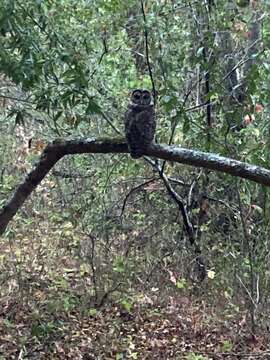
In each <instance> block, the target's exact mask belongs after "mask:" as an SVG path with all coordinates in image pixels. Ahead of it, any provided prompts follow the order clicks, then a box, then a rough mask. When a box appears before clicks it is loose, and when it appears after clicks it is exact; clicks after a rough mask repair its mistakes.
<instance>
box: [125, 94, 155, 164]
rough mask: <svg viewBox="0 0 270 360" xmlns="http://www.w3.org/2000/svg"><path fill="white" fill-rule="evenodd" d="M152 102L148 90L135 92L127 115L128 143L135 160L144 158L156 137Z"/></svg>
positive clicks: (126, 130) (126, 131)
mask: <svg viewBox="0 0 270 360" xmlns="http://www.w3.org/2000/svg"><path fill="white" fill-rule="evenodd" d="M152 100H153V99H152V96H151V93H150V92H149V91H148V90H142V89H137V90H134V91H133V92H132V95H131V101H130V104H129V105H128V109H127V111H126V113H125V134H126V141H127V145H128V149H129V152H130V155H131V157H132V158H134V159H138V158H139V157H141V156H143V154H144V153H145V151H146V149H147V148H148V146H149V145H150V144H151V143H152V141H153V139H154V136H155V130H156V120H155V110H154V105H153V101H152Z"/></svg>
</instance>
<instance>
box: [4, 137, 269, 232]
mask: <svg viewBox="0 0 270 360" xmlns="http://www.w3.org/2000/svg"><path fill="white" fill-rule="evenodd" d="M127 152H128V149H127V145H126V142H125V139H123V138H117V139H90V138H88V139H82V140H64V139H58V140H55V141H53V142H52V143H50V144H49V145H48V146H47V147H46V148H45V150H44V151H43V154H42V155H41V157H40V160H39V161H38V163H37V164H36V166H35V167H34V169H33V170H32V171H31V172H30V173H29V174H28V175H27V177H26V178H25V180H24V181H23V182H22V183H21V184H20V185H19V186H18V188H17V189H16V191H15V193H14V194H13V196H12V197H11V199H10V200H9V201H8V202H7V204H6V205H5V206H4V207H3V208H2V209H1V211H0V234H2V233H3V232H4V231H5V229H6V227H7V225H8V223H9V221H10V220H11V219H12V218H13V217H14V215H15V214H16V212H17V211H18V209H19V208H20V207H21V206H22V204H23V203H24V201H25V200H26V199H27V197H28V196H29V195H30V194H31V193H32V192H33V190H35V188H36V187H37V186H38V184H39V183H40V182H41V181H42V179H43V178H44V177H45V176H46V175H47V173H48V172H49V171H50V170H51V169H52V168H53V166H54V165H55V164H56V163H57V161H58V160H60V159H61V158H62V157H63V156H65V155H72V154H82V153H101V154H106V153H127ZM145 155H148V156H153V157H156V158H160V159H163V160H170V161H174V162H178V163H182V164H187V165H192V166H197V167H203V168H207V169H210V170H215V171H220V172H224V173H227V174H230V175H233V176H238V177H242V178H245V179H248V180H252V181H255V182H257V183H259V184H263V185H266V186H270V170H267V169H264V168H261V167H259V166H256V165H249V164H246V163H243V162H240V161H237V160H233V159H229V158H225V157H223V156H219V155H215V154H211V153H205V152H202V151H196V150H189V149H183V148H180V147H176V146H167V145H157V144H152V145H151V146H150V147H149V149H148V150H147V152H146V153H145Z"/></svg>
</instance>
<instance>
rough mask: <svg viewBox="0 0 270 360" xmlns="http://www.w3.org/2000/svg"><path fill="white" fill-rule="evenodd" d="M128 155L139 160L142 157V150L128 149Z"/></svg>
mask: <svg viewBox="0 0 270 360" xmlns="http://www.w3.org/2000/svg"><path fill="white" fill-rule="evenodd" d="M130 155H131V157H132V158H133V159H139V158H140V157H142V156H143V152H142V149H130Z"/></svg>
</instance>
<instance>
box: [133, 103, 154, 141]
mask: <svg viewBox="0 0 270 360" xmlns="http://www.w3.org/2000/svg"><path fill="white" fill-rule="evenodd" d="M134 127H135V128H136V132H137V133H138V136H139V139H138V141H139V142H141V144H142V146H143V147H144V148H146V147H148V145H150V144H151V142H152V141H153V140H154V136H155V130H156V120H155V112H154V109H153V107H152V106H151V107H149V108H148V109H145V110H144V111H142V112H140V113H139V114H138V115H137V117H136V121H135V122H134Z"/></svg>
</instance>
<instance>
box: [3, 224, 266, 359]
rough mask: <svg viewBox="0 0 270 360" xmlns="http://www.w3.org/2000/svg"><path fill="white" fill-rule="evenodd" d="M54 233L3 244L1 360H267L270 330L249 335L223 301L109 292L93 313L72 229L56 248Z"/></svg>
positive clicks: (36, 232)
mask: <svg viewBox="0 0 270 360" xmlns="http://www.w3.org/2000/svg"><path fill="white" fill-rule="evenodd" d="M59 228H60V227H59V226H58V225H57V226H56V227H55V229H56V232H57V231H59ZM63 228H64V227H62V228H61V231H63ZM51 231H52V229H50V230H48V227H47V226H46V224H45V226H44V228H42V227H41V226H39V227H38V226H35V227H33V230H32V231H31V232H29V231H28V233H27V235H26V234H21V235H19V232H17V235H16V238H14V239H8V240H7V239H5V240H3V241H2V240H0V284H1V286H0V360H11V359H18V360H19V359H20V360H26V359H29V360H32V359H37V360H38V359H48V360H49V359H51V360H58V359H59V360H60V359H63V360H64V359H73V360H77V359H78V360H79V359H84V360H87V359H93V360H99V359H100V360H101V359H112V360H122V359H138V360H139V359H149V360H151V359H180V360H181V359H183V360H185V359H186V360H210V359H213V360H217V359H265V360H266V359H270V336H269V332H268V329H267V328H265V329H262V328H260V327H259V326H258V329H257V332H256V334H255V335H251V331H250V324H249V315H248V311H247V309H245V308H244V307H242V308H241V309H240V308H239V307H237V309H236V311H233V310H232V306H231V308H228V307H225V306H224V303H222V301H220V300H224V299H223V295H222V294H220V299H218V298H217V299H213V296H212V299H211V296H210V295H209V294H208V293H207V294H204V295H200V294H199V295H198V294H197V295H194V293H193V294H190V293H188V292H184V291H181V290H182V289H178V290H179V291H178V292H174V293H166V291H165V287H164V288H163V285H162V284H159V289H158V288H157V287H150V288H149V287H148V288H144V289H141V290H138V289H137V290H132V291H130V289H128V290H127V292H129V297H127V298H126V300H125V292H122V293H120V292H118V293H117V291H118V290H117V289H114V292H112V293H111V292H110V293H109V292H108V293H105V294H103V296H102V297H101V298H99V299H102V301H101V302H102V305H101V306H97V305H95V302H93V293H91V292H90V291H89V289H90V290H91V287H93V286H92V284H93V283H91V281H92V280H91V274H90V271H89V268H87V267H85V266H83V265H84V264H82V263H79V262H78V261H76V260H75V256H74V252H72V251H73V250H72V251H70V244H75V245H76V242H75V241H74V238H73V237H72V238H71V237H70V242H68V240H67V239H68V237H69V236H70V235H71V234H70V229H69V227H68V226H67V227H66V228H65V234H64V235H65V237H61V236H59V239H60V240H59V242H56V241H55V237H52V236H51ZM61 234H62V233H61ZM58 235H59V234H58ZM54 236H56V234H54ZM76 236H78V235H77V233H76ZM29 239H32V240H31V241H30V240H29ZM33 239H36V240H35V241H34V240H33ZM63 239H64V240H63ZM75 240H76V239H75ZM61 244H62V245H61ZM63 244H64V245H63ZM67 245H68V246H67ZM75 245H74V246H75ZM76 246H77V245H76ZM76 246H75V247H76ZM101 285H102V284H101ZM131 285H132V283H131ZM131 294H132V295H131ZM104 295H105V296H104ZM117 299H120V300H119V301H118V300H117ZM210 300H211V302H210ZM218 304H219V305H218ZM99 305H100V301H99Z"/></svg>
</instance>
